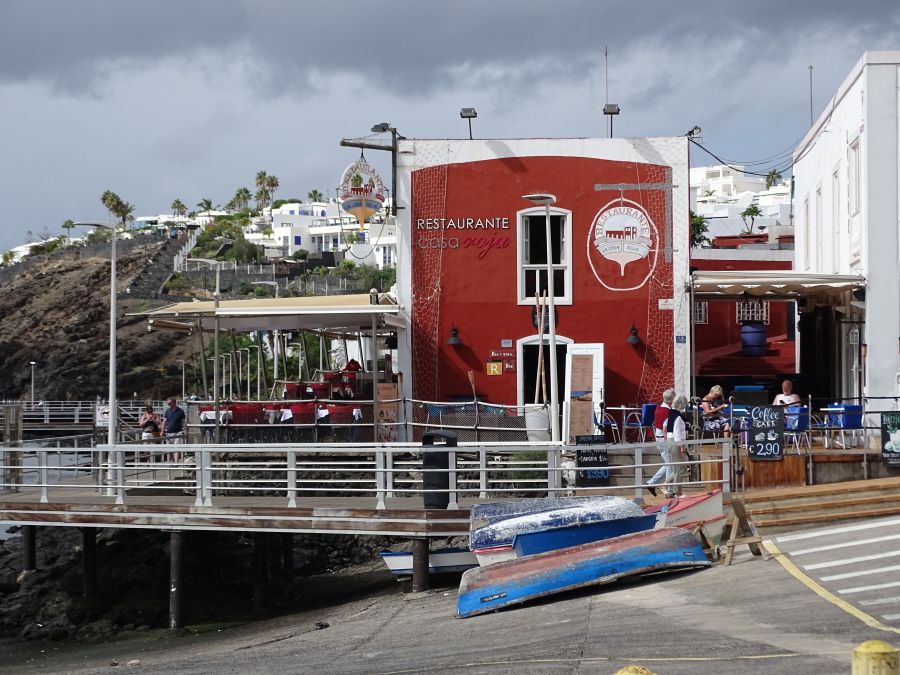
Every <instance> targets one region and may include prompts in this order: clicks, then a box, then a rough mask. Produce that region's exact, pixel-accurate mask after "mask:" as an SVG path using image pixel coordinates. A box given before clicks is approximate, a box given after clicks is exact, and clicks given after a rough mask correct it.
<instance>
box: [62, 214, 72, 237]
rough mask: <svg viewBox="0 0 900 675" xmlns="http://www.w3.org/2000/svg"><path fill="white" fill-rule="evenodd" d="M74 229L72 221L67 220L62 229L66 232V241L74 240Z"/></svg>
mask: <svg viewBox="0 0 900 675" xmlns="http://www.w3.org/2000/svg"><path fill="white" fill-rule="evenodd" d="M74 227H75V223H74V222H72V221H71V220H68V219H66V220H65V221H64V222H63V224H62V228H63V229H64V230H65V231H66V239H71V238H72V229H73V228H74Z"/></svg>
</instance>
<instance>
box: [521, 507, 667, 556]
mask: <svg viewBox="0 0 900 675" xmlns="http://www.w3.org/2000/svg"><path fill="white" fill-rule="evenodd" d="M655 526H656V515H655V514H652V513H649V514H645V515H642V516H632V517H630V518H616V519H614V520H601V521H599V522H596V523H587V524H579V525H570V526H568V527H553V528H547V529H542V530H534V531H532V532H521V533H519V534H517V535H516V538H515V539H514V540H513V545H512V548H513V553H514V554H515V555H514V557H516V558H522V557H524V556H526V555H537V554H538V553H546V552H547V551H554V550H556V549H558V548H569V547H570V546H579V545H581V544H587V543H590V542H592V541H600V540H601V539H612V538H613V537H621V536H623V535H626V534H634V533H635V532H643V531H644V530H652V529H653V528H654V527H655Z"/></svg>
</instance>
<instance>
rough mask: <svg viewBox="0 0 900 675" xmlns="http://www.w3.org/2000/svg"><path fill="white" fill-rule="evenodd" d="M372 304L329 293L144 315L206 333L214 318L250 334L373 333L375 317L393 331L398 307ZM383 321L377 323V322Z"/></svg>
mask: <svg viewBox="0 0 900 675" xmlns="http://www.w3.org/2000/svg"><path fill="white" fill-rule="evenodd" d="M381 303H382V304H377V305H373V304H372V303H371V298H370V296H369V295H368V294H365V295H329V296H321V295H319V296H312V297H303V298H254V299H250V300H223V301H221V302H220V303H219V308H218V310H216V308H215V303H214V302H213V301H212V300H205V301H202V302H179V303H176V304H174V305H167V306H165V307H160V308H159V309H155V310H153V311H150V312H146V313H142V314H141V315H142V316H146V317H147V318H148V319H150V320H151V321H152V322H154V324H155V323H156V322H157V321H159V322H160V324H161V325H160V327H162V328H167V327H169V326H168V325H166V324H169V325H171V324H172V323H174V322H176V321H177V322H178V323H179V324H182V323H192V324H193V323H195V322H196V321H198V320H199V321H200V323H201V325H202V327H203V329H204V330H212V329H213V328H214V327H215V317H216V316H218V317H219V327H220V328H221V329H223V330H229V329H234V330H236V331H241V332H249V331H254V330H276V329H277V330H286V331H294V330H328V331H338V332H340V331H343V332H359V331H366V332H370V331H371V330H372V319H373V317H375V318H376V320H378V319H382V318H384V319H387V317H391V319H390V321H389V322H388V321H385V323H390V325H392V326H394V327H397V324H398V322H402V320H400V319H399V318H398V317H395V316H394V315H396V314H398V313H399V312H400V307H399V306H398V305H396V304H394V303H391V302H389V301H388V300H384V299H382V300H381ZM380 323H381V321H379V324H380Z"/></svg>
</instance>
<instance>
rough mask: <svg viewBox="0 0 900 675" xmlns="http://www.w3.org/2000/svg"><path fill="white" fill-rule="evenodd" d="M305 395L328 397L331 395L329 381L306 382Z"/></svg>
mask: <svg viewBox="0 0 900 675" xmlns="http://www.w3.org/2000/svg"><path fill="white" fill-rule="evenodd" d="M305 389H306V395H307V396H312V398H328V397H329V396H331V383H330V382H307V383H306V387H305Z"/></svg>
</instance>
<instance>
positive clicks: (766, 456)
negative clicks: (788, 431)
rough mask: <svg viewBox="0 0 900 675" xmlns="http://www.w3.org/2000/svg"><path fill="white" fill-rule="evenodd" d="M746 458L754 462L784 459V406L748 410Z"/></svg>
mask: <svg viewBox="0 0 900 675" xmlns="http://www.w3.org/2000/svg"><path fill="white" fill-rule="evenodd" d="M748 420H749V429H748V431H747V434H748V436H747V456H748V457H749V458H750V459H755V460H778V459H784V406H780V405H765V406H759V407H758V408H751V409H750V416H749V418H748Z"/></svg>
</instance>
